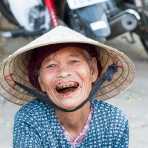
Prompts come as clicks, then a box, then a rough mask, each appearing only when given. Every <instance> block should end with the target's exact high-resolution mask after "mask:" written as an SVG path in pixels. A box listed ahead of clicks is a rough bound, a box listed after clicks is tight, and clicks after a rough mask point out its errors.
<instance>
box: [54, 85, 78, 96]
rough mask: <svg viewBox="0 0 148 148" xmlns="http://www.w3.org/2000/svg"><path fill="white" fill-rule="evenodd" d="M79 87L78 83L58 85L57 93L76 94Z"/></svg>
mask: <svg viewBox="0 0 148 148" xmlns="http://www.w3.org/2000/svg"><path fill="white" fill-rule="evenodd" d="M78 87H79V83H78V82H69V83H66V84H58V85H57V86H56V91H57V92H58V93H60V94H65V93H70V92H74V91H75V90H76V89H77V88H78Z"/></svg>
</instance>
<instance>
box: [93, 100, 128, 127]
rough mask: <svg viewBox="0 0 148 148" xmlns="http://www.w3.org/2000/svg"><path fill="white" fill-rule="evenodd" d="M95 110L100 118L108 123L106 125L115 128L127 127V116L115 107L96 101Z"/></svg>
mask: <svg viewBox="0 0 148 148" xmlns="http://www.w3.org/2000/svg"><path fill="white" fill-rule="evenodd" d="M93 104H94V110H95V112H96V114H97V116H98V118H100V117H101V118H102V119H103V120H104V121H106V124H108V123H109V124H112V125H114V126H119V125H124V126H125V125H126V124H127V122H128V119H127V116H126V114H125V113H123V111H122V110H121V109H119V108H118V107H115V106H113V105H111V104H109V103H107V102H104V101H98V100H94V103H93Z"/></svg>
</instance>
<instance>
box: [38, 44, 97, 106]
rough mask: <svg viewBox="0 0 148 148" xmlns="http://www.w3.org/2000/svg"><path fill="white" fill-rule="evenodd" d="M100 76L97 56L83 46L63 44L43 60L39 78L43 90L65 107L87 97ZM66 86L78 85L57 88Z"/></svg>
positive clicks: (80, 101)
mask: <svg viewBox="0 0 148 148" xmlns="http://www.w3.org/2000/svg"><path fill="white" fill-rule="evenodd" d="M97 76H98V70H97V61H96V58H94V57H93V58H92V57H90V55H89V54H88V53H87V52H86V51H85V50H83V49H81V48H78V47H64V48H62V49H59V50H57V51H55V52H54V53H52V54H50V55H48V56H47V57H46V58H45V59H44V60H43V62H42V64H41V68H40V70H39V77H38V81H39V84H40V87H41V90H42V91H43V92H46V93H47V95H48V96H49V97H50V99H51V100H52V102H53V103H55V104H56V105H57V106H60V107H62V108H64V109H73V108H75V107H77V106H78V105H79V104H81V103H82V102H83V101H84V100H85V99H87V97H88V96H89V93H90V91H91V89H92V83H93V82H95V81H96V79H97ZM67 86H75V89H73V90H72V91H67V92H62V93H61V92H60V93H59V92H58V91H57V89H58V88H63V87H67Z"/></svg>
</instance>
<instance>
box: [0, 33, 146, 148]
mask: <svg viewBox="0 0 148 148" xmlns="http://www.w3.org/2000/svg"><path fill="white" fill-rule="evenodd" d="M127 36H128V35H127ZM30 40H31V39H28V40H24V39H22V38H19V39H15V40H5V39H1V38H0V59H1V60H2V59H3V58H4V57H6V56H7V55H8V54H9V53H12V52H13V51H15V49H16V48H17V47H20V46H22V45H24V44H26V43H27V42H28V41H30ZM109 44H110V45H111V46H114V47H118V48H119V49H120V50H122V51H123V52H125V53H126V54H127V55H129V56H130V57H131V58H132V59H133V61H134V63H135V65H136V78H135V81H134V83H133V85H132V86H131V88H129V89H128V90H127V91H125V92H124V93H122V94H120V95H118V96H117V97H116V98H113V99H111V100H109V101H108V102H109V103H111V104H114V105H116V106H118V107H120V108H121V109H122V110H123V111H124V112H125V113H126V114H127V116H128V117H129V124H130V146H129V147H130V148H147V147H148V141H147V137H148V99H147V97H148V56H147V54H146V53H145V51H144V49H143V47H142V45H141V43H140V42H139V40H138V38H137V36H136V43H135V44H132V45H131V44H128V43H127V42H125V40H124V39H122V37H119V38H117V39H114V40H113V41H111V42H110V43H109ZM18 109H19V106H16V105H14V104H11V103H9V102H6V101H4V100H3V98H0V148H10V147H12V144H11V143H12V127H13V118H14V114H15V113H16V111H17V110H18Z"/></svg>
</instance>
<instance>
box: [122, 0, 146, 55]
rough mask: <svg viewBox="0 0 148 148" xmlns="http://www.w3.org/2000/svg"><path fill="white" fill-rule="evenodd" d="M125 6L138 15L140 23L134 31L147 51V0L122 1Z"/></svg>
mask: <svg viewBox="0 0 148 148" xmlns="http://www.w3.org/2000/svg"><path fill="white" fill-rule="evenodd" d="M124 7H125V8H127V9H128V8H129V9H130V8H132V9H134V10H136V11H137V12H138V13H139V15H140V18H141V19H140V23H139V25H138V26H137V28H136V30H135V33H136V34H137V35H138V36H139V38H140V40H141V42H142V43H143V45H144V48H145V50H146V52H147V53H148V1H147V0H127V1H126V2H124Z"/></svg>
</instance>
